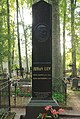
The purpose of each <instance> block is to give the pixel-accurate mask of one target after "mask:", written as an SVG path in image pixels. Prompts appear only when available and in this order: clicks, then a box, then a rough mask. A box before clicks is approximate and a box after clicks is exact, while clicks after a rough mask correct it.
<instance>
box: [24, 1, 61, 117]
mask: <svg viewBox="0 0 80 119" xmlns="http://www.w3.org/2000/svg"><path fill="white" fill-rule="evenodd" d="M32 18H33V23H32V99H31V101H30V102H29V104H28V105H27V107H26V116H25V118H24V119H32V118H33V119H36V118H37V116H38V115H39V113H41V112H43V111H44V107H45V106H47V105H52V106H53V107H54V108H58V107H59V106H58V104H57V102H56V101H54V100H53V99H52V6H51V5H50V4H48V3H46V2H45V1H43V0H41V1H39V2H37V3H35V4H33V6H32Z"/></svg>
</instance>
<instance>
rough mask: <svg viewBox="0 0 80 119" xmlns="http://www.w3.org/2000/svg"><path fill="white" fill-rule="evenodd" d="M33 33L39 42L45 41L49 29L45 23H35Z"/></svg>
mask: <svg viewBox="0 0 80 119" xmlns="http://www.w3.org/2000/svg"><path fill="white" fill-rule="evenodd" d="M34 35H35V38H36V39H37V40H38V41H39V42H45V41H46V40H47V39H48V38H49V29H48V27H47V26H46V25H43V24H40V25H37V26H35V28H34Z"/></svg>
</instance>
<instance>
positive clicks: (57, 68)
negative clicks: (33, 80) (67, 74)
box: [52, 0, 62, 91]
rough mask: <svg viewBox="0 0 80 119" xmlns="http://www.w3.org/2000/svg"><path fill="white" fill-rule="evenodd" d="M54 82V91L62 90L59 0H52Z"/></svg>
mask: <svg viewBox="0 0 80 119" xmlns="http://www.w3.org/2000/svg"><path fill="white" fill-rule="evenodd" d="M52 10H53V11H52V84H53V91H61V90H62V60H61V48H60V20H59V0H53V1H52Z"/></svg>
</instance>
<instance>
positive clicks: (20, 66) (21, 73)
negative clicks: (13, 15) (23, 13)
mask: <svg viewBox="0 0 80 119" xmlns="http://www.w3.org/2000/svg"><path fill="white" fill-rule="evenodd" d="M16 7H17V34H18V53H19V68H20V75H21V76H22V77H23V71H22V61H21V49H20V37H19V22H18V17H19V16H18V7H19V6H18V0H16Z"/></svg>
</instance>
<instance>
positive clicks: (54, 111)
mask: <svg viewBox="0 0 80 119" xmlns="http://www.w3.org/2000/svg"><path fill="white" fill-rule="evenodd" d="M51 113H52V114H53V115H58V114H59V112H58V111H56V110H55V109H51Z"/></svg>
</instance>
